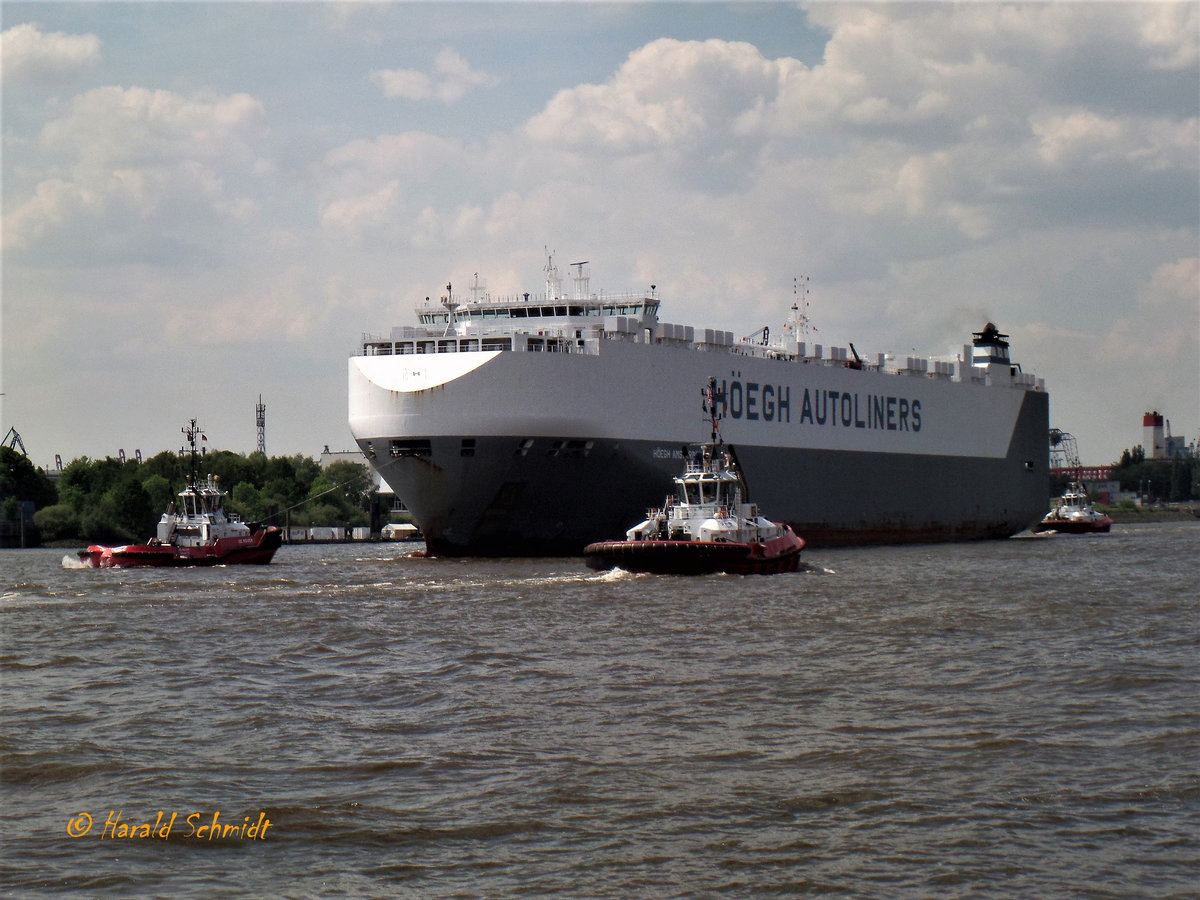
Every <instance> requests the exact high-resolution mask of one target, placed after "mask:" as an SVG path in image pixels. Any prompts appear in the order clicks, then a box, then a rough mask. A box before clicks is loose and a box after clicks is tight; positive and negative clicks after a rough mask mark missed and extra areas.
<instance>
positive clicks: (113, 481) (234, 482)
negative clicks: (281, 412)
mask: <svg viewBox="0 0 1200 900" xmlns="http://www.w3.org/2000/svg"><path fill="white" fill-rule="evenodd" d="M190 467H191V461H190V458H189V457H186V456H179V455H177V454H175V453H171V452H169V451H168V452H163V453H159V454H157V455H156V456H152V457H150V458H149V459H147V460H145V461H144V462H138V461H136V460H127V461H125V462H121V461H120V460H118V459H113V458H112V457H106V458H104V459H89V458H87V457H80V458H79V459H76V460H73V461H72V462H71V463H69V464H68V465H67V466H66V467H64V468H63V470H62V473H61V474H60V475H59V477H58V479H57V483H56V482H55V480H53V479H51V478H50V477H49V476H48V475H47V474H46V472H45V471H44V470H42V469H40V468H37V467H35V466H34V465H33V464H32V463H30V462H29V460H28V459H26V458H25V457H24V456H23V455H22V454H20V453H18V452H17V451H16V450H13V449H12V448H10V447H0V516H2V517H3V520H4V521H6V522H8V523H13V522H17V521H19V517H20V515H21V509H22V506H23V505H24V506H25V507H28V506H29V504H32V506H33V508H34V510H35V512H34V514H33V519H32V526H33V528H32V532H31V533H30V534H28V535H27V540H26V543H27V545H29V546H33V545H35V544H36V543H38V542H39V541H40V542H42V543H47V542H51V541H64V540H79V541H84V542H89V543H111V542H121V543H128V542H131V541H140V540H144V539H146V538H148V537H151V536H153V534H154V533H155V528H156V526H157V523H158V520H159V518H160V517H161V516H162V514H163V511H164V510H165V509H166V508H167V504H168V503H170V502H171V500H173V499H174V498H175V495H176V494H177V493H179V491H181V490H183V488H184V487H185V485H186V484H187V479H188V475H189V473H190ZM198 468H199V470H200V473H201V477H203V476H204V475H207V474H211V475H214V476H215V477H217V478H218V479H219V481H220V485H221V487H222V489H224V490H225V491H227V492H228V497H226V500H225V508H226V509H227V510H228V511H229V512H231V513H237V514H238V515H240V516H241V517H242V518H243V519H245V520H246V521H247V522H269V523H270V524H273V525H287V524H290V525H296V526H308V525H335V526H351V527H353V526H360V525H368V524H370V521H371V515H370V508H371V503H372V500H373V494H374V484H373V482H372V479H371V475H370V473H369V472H368V470H367V469H366V468H365V467H364V466H361V465H359V464H357V463H353V462H344V461H343V462H336V463H333V464H332V465H330V466H329V467H328V468H325V469H322V468H321V467H320V465H318V464H317V463H316V462H315V461H314V460H312V459H310V458H309V457H306V456H302V455H299V454H297V455H296V456H274V457H270V458H268V457H267V456H266V455H265V454H262V453H251V454H249V455H243V454H240V453H233V452H231V451H228V450H217V451H214V452H211V453H206V454H204V455H203V456H202V457H201V458H200V459H199V460H198ZM10 530H11V529H10Z"/></svg>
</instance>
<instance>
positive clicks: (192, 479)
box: [179, 419, 208, 490]
mask: <svg viewBox="0 0 1200 900" xmlns="http://www.w3.org/2000/svg"><path fill="white" fill-rule="evenodd" d="M179 430H180V431H182V432H183V435H184V437H186V438H187V442H188V447H186V448H184V447H181V448H180V449H179V455H180V456H183V454H184V453H189V454H190V455H191V475H190V476H189V477H188V487H190V488H192V489H193V490H194V489H195V488H196V487H197V486H198V485H199V484H200V468H199V466H198V464H197V460H196V457H197V456H200V455H203V454H204V448H201V449H200V450H199V451H197V450H196V439H197V438H199V439H200V440H202V441H207V440H208V436H207V435H205V434H204V432H203V431H202V430H201V429H200V426H199V425H197V424H196V420H195V419H192V420H191V421H190V422H189V423H188V424H187V426H185V427H184V428H181V429H179Z"/></svg>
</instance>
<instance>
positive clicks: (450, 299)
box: [442, 281, 457, 337]
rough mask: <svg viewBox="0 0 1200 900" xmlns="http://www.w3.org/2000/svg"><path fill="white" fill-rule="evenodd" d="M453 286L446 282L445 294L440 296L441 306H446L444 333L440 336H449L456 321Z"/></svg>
mask: <svg viewBox="0 0 1200 900" xmlns="http://www.w3.org/2000/svg"><path fill="white" fill-rule="evenodd" d="M455 305H456V304H455V303H454V288H453V287H452V286H451V284H450V282H449V281H447V282H446V296H444V297H442V306H444V307H446V333H445V334H443V335H442V337H449V336H450V333H451V332H452V331H453V330H454V324H455V322H456V321H457V320H456V319H455V318H454V307H455Z"/></svg>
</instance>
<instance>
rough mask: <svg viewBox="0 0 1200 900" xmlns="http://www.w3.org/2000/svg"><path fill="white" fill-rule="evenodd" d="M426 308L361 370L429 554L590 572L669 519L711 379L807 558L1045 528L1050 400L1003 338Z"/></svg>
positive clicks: (375, 447)
mask: <svg viewBox="0 0 1200 900" xmlns="http://www.w3.org/2000/svg"><path fill="white" fill-rule="evenodd" d="M586 265H587V264H586V263H573V264H572V268H573V269H574V289H573V291H572V292H571V295H570V296H567V295H566V294H565V293H564V291H563V289H562V279H561V278H560V277H559V274H558V270H557V267H556V266H555V265H554V263H553V259H551V260H549V261H548V262H547V265H546V289H545V292H544V294H541V295H531V294H524V295H522V296H519V297H511V298H506V299H498V298H493V297H492V296H491V295H490V294H488V293H487V291H486V290H485V288H484V286H483V285H482V284H480V283H479V280H478V278H476V279H475V281H474V283H473V284H472V285H471V287H470V289H469V291H470V296H469V297H466V298H462V299H460V298H459V297H458V296H457V295H455V293H454V291H453V288H452V286H451V285H449V284H447V285H446V288H445V294H444V296H442V297H441V298H440V303H432V302H430V300H429V298H426V300H425V302H424V304H423V305H419V306H418V307H417V317H418V322H419V325H418V326H417V327H412V326H399V327H395V328H393V329H392V331H391V334H390V335H388V336H367V337H365V338H364V340H363V343H362V348H361V352H360V353H358V354H356V355H355V356H353V357H352V358H351V359H350V362H349V391H350V398H349V399H350V429H351V432H352V433H353V435H354V438H355V440H356V441H357V443H358V446H359V447H360V448H361V450H362V452H363V453H364V454H365V455H366V457H367V458H368V460H370V462H371V464H372V465H373V466H374V467H375V468H376V469H377V470H378V472H379V474H380V476H381V477H382V478H383V479H384V480H385V481H386V482H387V484H388V485H389V486H391V488H392V489H393V490H394V491H395V492H396V494H397V496H398V497H399V498H400V499H401V500H402V501H403V502H404V504H405V505H406V506H407V507H408V509H409V510H410V511H411V513H412V516H413V518H414V520H415V521H416V523H417V525H418V526H419V527H420V529H421V531H422V532H423V533H424V535H425V539H426V543H427V547H428V550H429V552H430V553H433V554H442V555H488V556H508V555H576V554H579V553H581V552H582V550H583V548H584V546H586V545H587V544H588V543H590V542H592V541H597V540H603V539H605V538H606V537H608V536H611V535H612V534H614V533H619V532H621V531H622V530H623V529H624V528H625V527H626V526H627V525H628V523H629V521H631V520H633V519H636V518H637V517H638V516H639V515H641V514H642V513H643V512H644V511H645V509H646V508H647V507H650V506H653V505H655V504H657V503H659V502H661V500H662V496H663V492H664V490H665V489H667V488H669V486H670V484H671V478H672V475H673V474H674V473H675V472H676V471H677V470H678V468H679V466H680V462H681V460H682V458H683V452H684V450H683V448H684V446H685V445H687V444H689V443H693V442H695V441H697V440H699V439H700V438H702V437H703V435H704V433H705V427H706V426H705V421H706V419H705V418H704V415H703V408H702V399H701V397H700V394H699V391H698V388H697V385H704V384H706V383H707V382H708V380H709V379H710V378H715V379H716V397H717V402H718V404H719V405H720V408H721V412H722V413H723V415H724V418H725V422H724V432H725V437H726V440H727V441H728V442H729V443H730V444H732V445H733V447H734V448H735V451H736V453H737V457H738V462H739V464H740V466H741V469H742V472H743V474H744V477H745V480H746V482H747V486H748V488H749V492H750V496H751V497H753V496H755V495H756V494H757V493H758V492H761V493H762V494H764V495H769V496H770V497H771V514H772V516H773V517H774V518H776V519H779V520H781V521H784V522H786V523H787V524H789V525H791V526H792V527H793V528H794V529H795V531H796V533H797V534H799V535H801V536H802V537H803V538H804V539H805V540H806V541H807V542H808V546H809V547H810V548H812V547H816V548H819V547H828V546H836V545H847V544H880V543H902V542H919V541H959V540H973V539H980V538H1004V537H1009V536H1011V535H1013V534H1015V533H1017V532H1019V531H1021V530H1023V529H1025V528H1027V527H1028V526H1030V525H1031V524H1032V523H1034V522H1037V521H1038V520H1039V519H1040V518H1041V516H1042V514H1043V513H1044V512H1045V504H1046V492H1047V486H1048V451H1047V439H1046V435H1047V434H1048V432H1049V398H1048V395H1047V394H1046V391H1045V385H1044V383H1043V382H1042V380H1041V379H1039V378H1037V377H1036V376H1034V375H1032V374H1030V373H1026V372H1022V371H1021V367H1020V366H1019V365H1018V364H1016V363H1014V362H1012V360H1010V358H1009V345H1008V341H1007V340H1006V338H1007V335H1004V334H1001V333H1000V332H999V331H998V330H997V328H996V327H995V326H994V325H993V324H992V323H990V322H989V323H987V325H986V326H985V327H984V328H983V329H982V330H981V331H979V332H976V333H974V338H973V341H972V343H971V344H965V345H963V347H962V350H961V352H959V353H955V354H953V355H951V356H949V357H947V358H925V357H911V356H905V357H893V356H891V355H890V354H883V353H880V354H877V355H875V356H874V358H872V359H864V358H863V357H862V356H860V354H859V353H858V352H857V350H856V349H855V348H854V345H853V344H851V345H849V349H848V350H847V348H843V347H822V346H821V345H820V344H814V343H812V342H811V341H810V340H809V337H810V336H809V334H808V327H807V316H806V309H805V307H806V302H805V301H804V300H803V298H797V299H798V300H800V302H798V303H794V304H793V306H792V310H791V314H790V317H789V319H788V321H787V323H786V324H784V326H783V327H782V328H781V329H779V330H778V331H777V333H776V335H775V336H774V337H773V338H772V336H771V335H770V333H769V330H768V329H765V328H764V329H761V330H760V331H759V332H757V333H755V334H754V335H753V336H752V337H750V338H743V339H737V340H735V339H734V337H733V335H732V333H730V332H727V331H716V330H712V329H697V328H693V327H691V326H683V325H674V324H669V323H666V322H660V321H659V318H658V312H659V296H658V291H657V289H656V288H655V286H653V285H652V286H651V288H650V290H649V291H646V292H640V293H635V294H622V295H617V294H608V293H603V292H601V293H592V292H590V291H589V287H588V285H589V276H588V274H587V269H586Z"/></svg>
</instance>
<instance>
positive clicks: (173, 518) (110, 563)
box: [79, 419, 283, 569]
mask: <svg viewBox="0 0 1200 900" xmlns="http://www.w3.org/2000/svg"><path fill="white" fill-rule="evenodd" d="M183 433H184V435H186V437H187V439H188V443H189V445H190V453H191V473H190V475H189V477H188V483H187V487H185V488H184V489H183V490H182V491H180V492H179V506H178V507H176V505H175V503H174V502H173V501H172V502H171V504H170V505H169V506H167V511H166V512H165V513H163V517H162V518H161V519H160V520H159V522H158V534H157V536H156V537H153V538H151V539H150V540H148V541H147V542H146V543H144V544H127V545H125V546H121V547H104V546H100V545H98V544H93V545H92V546H90V547H88V548H87V549H86V550H80V551H79V558H80V560H82V561H83V562H84V563H85V564H86V565H88V566H90V567H92V568H95V569H108V568H116V567H124V566H215V565H235V564H241V563H257V564H260V565H265V564H266V563H269V562H270V561H271V558H272V557H273V556H274V555H275V551H276V550H278V549H279V546H280V545H281V544H282V543H283V532H282V531H280V529H278V528H277V527H275V526H274V525H265V526H264V525H256V526H255V527H253V528H251V527H250V526H249V525H247V524H246V523H245V522H243V521H242V520H241V519H240V518H239V517H238V516H237V515H235V514H230V513H226V512H225V507H224V502H225V492H224V491H222V490H221V489H220V487H219V486H218V485H217V480H216V479H215V478H214V477H213V476H211V475H209V476H207V477H206V478H205V480H204V481H203V482H201V481H200V478H199V475H198V474H197V473H198V469H197V458H198V455H199V454H198V452H197V449H196V439H197V438H198V437H200V438H203V435H202V434H201V432H200V429H199V428H198V427H197V426H196V420H195V419H192V421H191V423H190V424H189V425H188V427H186V428H184V429H183Z"/></svg>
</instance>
